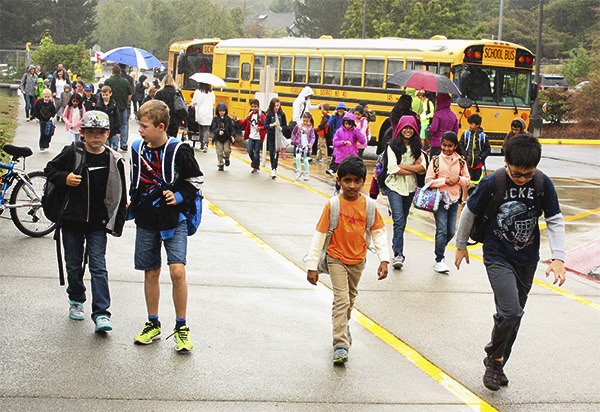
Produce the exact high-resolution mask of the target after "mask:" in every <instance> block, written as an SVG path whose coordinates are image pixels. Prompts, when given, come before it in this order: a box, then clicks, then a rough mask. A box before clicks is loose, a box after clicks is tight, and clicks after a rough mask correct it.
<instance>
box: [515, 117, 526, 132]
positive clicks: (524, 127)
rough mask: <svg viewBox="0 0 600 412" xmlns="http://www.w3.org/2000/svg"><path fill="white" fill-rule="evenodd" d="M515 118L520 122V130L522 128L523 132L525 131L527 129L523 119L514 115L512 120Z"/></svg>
mask: <svg viewBox="0 0 600 412" xmlns="http://www.w3.org/2000/svg"><path fill="white" fill-rule="evenodd" d="M515 120H516V121H518V122H519V123H521V130H523V131H524V132H526V131H527V125H526V124H525V120H523V119H521V118H520V117H515V118H514V119H513V122H514V121H515ZM511 123H512V122H511Z"/></svg>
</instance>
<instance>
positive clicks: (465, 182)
mask: <svg viewBox="0 0 600 412" xmlns="http://www.w3.org/2000/svg"><path fill="white" fill-rule="evenodd" d="M459 166H460V171H459V178H458V184H459V185H460V186H469V185H470V184H471V175H469V168H468V167H467V163H466V162H465V163H460V162H459Z"/></svg>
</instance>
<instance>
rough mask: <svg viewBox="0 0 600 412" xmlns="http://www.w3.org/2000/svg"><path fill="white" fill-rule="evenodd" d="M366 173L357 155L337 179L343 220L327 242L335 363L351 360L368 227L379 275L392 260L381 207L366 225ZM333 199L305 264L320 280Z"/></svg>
mask: <svg viewBox="0 0 600 412" xmlns="http://www.w3.org/2000/svg"><path fill="white" fill-rule="evenodd" d="M366 177H367V167H366V166H365V163H364V162H363V161H362V160H361V159H360V158H358V157H354V156H351V157H347V158H346V159H344V161H342V163H340V166H339V169H338V172H337V178H336V179H337V182H338V184H339V185H340V186H341V188H342V191H341V193H340V194H339V195H338V196H339V221H338V225H337V227H336V228H335V229H334V230H333V232H332V234H331V240H330V242H329V245H328V246H327V268H328V271H329V274H330V276H331V283H332V285H333V309H332V312H333V313H332V322H333V363H334V364H343V363H345V362H347V361H348V349H349V348H350V344H351V343H352V337H351V336H350V329H349V326H348V321H349V320H350V316H351V314H352V307H353V306H354V301H355V299H356V296H357V295H358V282H359V281H360V277H361V275H362V272H363V270H364V268H365V263H366V254H367V242H366V240H365V232H366V231H367V229H370V231H371V238H372V240H373V245H374V246H375V249H376V251H377V256H378V257H379V261H380V263H379V268H378V269H377V275H378V279H379V280H382V279H385V278H386V277H387V274H388V264H389V260H390V259H389V251H388V250H389V246H388V240H387V234H386V230H385V224H384V222H383V218H382V217H381V215H380V214H379V211H378V210H377V209H376V208H374V212H375V219H374V223H373V225H372V226H371V227H370V228H367V227H366V226H367V201H372V200H371V199H367V197H365V196H363V195H362V194H361V189H362V187H363V186H364V184H365V179H366ZM330 210H331V202H327V204H326V205H325V208H324V209H323V213H322V214H321V218H320V219H319V222H318V223H317V228H316V229H317V230H316V232H315V234H314V237H313V240H312V243H311V246H310V251H309V254H308V260H307V264H306V269H307V280H308V281H309V282H310V283H311V284H313V285H316V284H317V282H318V280H319V272H318V270H317V266H318V261H319V255H320V253H321V250H322V249H323V245H324V244H325V239H326V237H327V232H328V230H329V218H330Z"/></svg>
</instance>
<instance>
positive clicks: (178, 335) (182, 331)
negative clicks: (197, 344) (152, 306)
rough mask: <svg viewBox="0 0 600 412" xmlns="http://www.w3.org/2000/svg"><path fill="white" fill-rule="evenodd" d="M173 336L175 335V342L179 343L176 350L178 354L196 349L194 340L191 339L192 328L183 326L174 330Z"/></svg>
mask: <svg viewBox="0 0 600 412" xmlns="http://www.w3.org/2000/svg"><path fill="white" fill-rule="evenodd" d="M173 335H175V342H177V348H176V350H177V351H178V352H180V351H182V352H189V351H191V350H192V348H193V347H194V344H193V343H192V338H190V328H189V327H187V326H182V327H180V328H179V329H173Z"/></svg>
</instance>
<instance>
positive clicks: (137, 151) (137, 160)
mask: <svg viewBox="0 0 600 412" xmlns="http://www.w3.org/2000/svg"><path fill="white" fill-rule="evenodd" d="M143 143H144V140H143V139H137V140H134V141H133V143H131V156H130V159H131V187H133V188H134V189H136V188H137V187H138V184H139V183H140V173H141V169H140V164H141V163H142V159H141V156H142V144H143Z"/></svg>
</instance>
